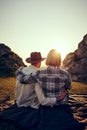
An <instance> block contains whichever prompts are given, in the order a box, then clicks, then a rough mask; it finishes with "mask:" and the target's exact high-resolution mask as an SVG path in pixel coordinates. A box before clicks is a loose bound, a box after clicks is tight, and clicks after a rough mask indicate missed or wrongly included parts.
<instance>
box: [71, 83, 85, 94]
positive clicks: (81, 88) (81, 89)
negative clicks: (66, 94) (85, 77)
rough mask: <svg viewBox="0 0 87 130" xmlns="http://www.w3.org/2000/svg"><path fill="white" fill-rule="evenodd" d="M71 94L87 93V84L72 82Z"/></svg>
mask: <svg viewBox="0 0 87 130" xmlns="http://www.w3.org/2000/svg"><path fill="white" fill-rule="evenodd" d="M70 93H71V94H87V84H84V83H79V82H72V88H71V90H70Z"/></svg>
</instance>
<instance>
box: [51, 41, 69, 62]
mask: <svg viewBox="0 0 87 130" xmlns="http://www.w3.org/2000/svg"><path fill="white" fill-rule="evenodd" d="M51 47H52V48H54V49H56V50H57V51H58V52H60V54H61V57H62V60H63V59H64V58H65V56H66V54H67V48H66V46H65V44H64V43H61V42H54V43H53V44H52V45H51Z"/></svg>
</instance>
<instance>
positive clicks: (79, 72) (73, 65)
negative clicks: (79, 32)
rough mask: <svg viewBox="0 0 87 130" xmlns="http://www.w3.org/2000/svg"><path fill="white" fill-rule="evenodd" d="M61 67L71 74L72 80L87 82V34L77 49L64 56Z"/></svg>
mask: <svg viewBox="0 0 87 130" xmlns="http://www.w3.org/2000/svg"><path fill="white" fill-rule="evenodd" d="M62 68H63V69H65V70H67V71H68V72H69V73H70V74H71V78H72V81H78V82H84V83H87V34H86V35H85V36H84V37H83V40H82V41H81V42H80V43H79V44H78V48H77V50H75V51H74V52H72V53H69V54H68V55H67V56H66V57H65V59H64V60H63V66H62Z"/></svg>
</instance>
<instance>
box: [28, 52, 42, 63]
mask: <svg viewBox="0 0 87 130" xmlns="http://www.w3.org/2000/svg"><path fill="white" fill-rule="evenodd" d="M44 59H45V58H42V56H41V53H40V52H32V53H31V55H30V57H28V58H26V62H27V63H37V62H41V61H43V60H44Z"/></svg>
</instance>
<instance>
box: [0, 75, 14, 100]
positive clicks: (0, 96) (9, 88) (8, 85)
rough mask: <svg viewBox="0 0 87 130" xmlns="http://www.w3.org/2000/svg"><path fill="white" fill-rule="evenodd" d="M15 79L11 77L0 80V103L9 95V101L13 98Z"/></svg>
mask: <svg viewBox="0 0 87 130" xmlns="http://www.w3.org/2000/svg"><path fill="white" fill-rule="evenodd" d="M15 83H16V79H15V78H13V77H9V78H0V101H1V100H4V99H5V98H6V97H7V96H9V95H10V97H11V99H13V98H14V88H15Z"/></svg>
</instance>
